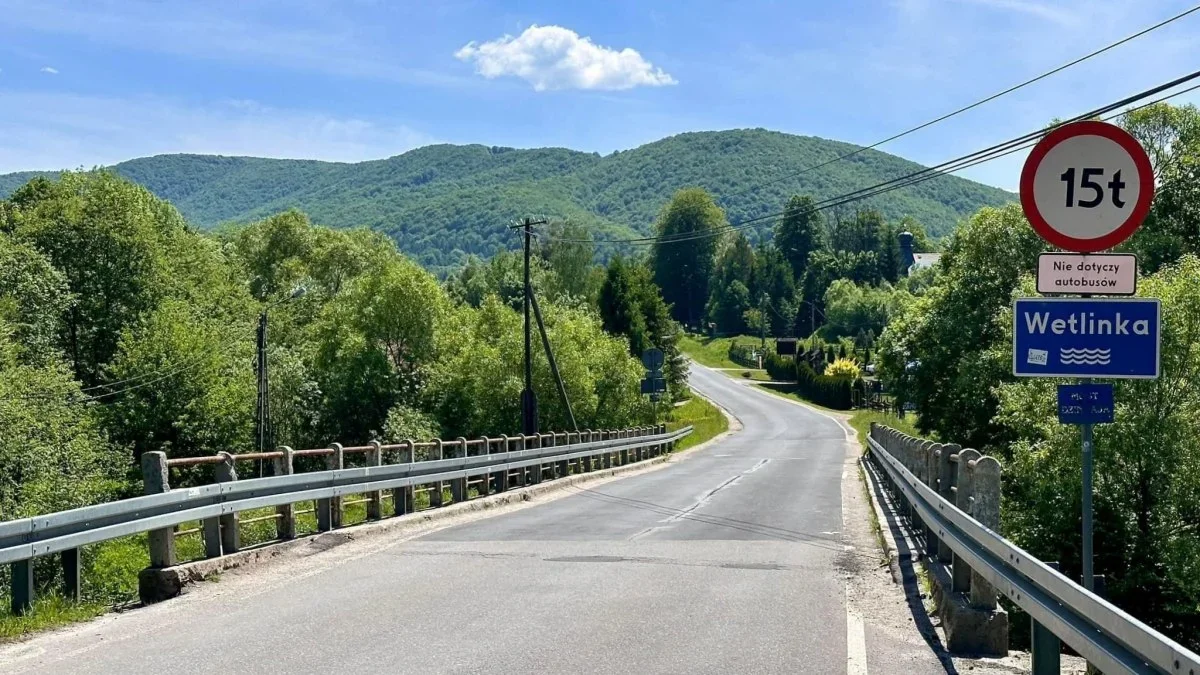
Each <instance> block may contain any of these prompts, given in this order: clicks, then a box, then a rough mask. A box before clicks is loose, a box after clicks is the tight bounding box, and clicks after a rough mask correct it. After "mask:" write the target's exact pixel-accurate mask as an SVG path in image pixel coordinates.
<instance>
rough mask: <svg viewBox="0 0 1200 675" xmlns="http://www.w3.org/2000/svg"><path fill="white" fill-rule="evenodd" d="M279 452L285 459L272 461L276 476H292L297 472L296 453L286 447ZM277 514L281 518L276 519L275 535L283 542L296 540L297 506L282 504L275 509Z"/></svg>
mask: <svg viewBox="0 0 1200 675" xmlns="http://www.w3.org/2000/svg"><path fill="white" fill-rule="evenodd" d="M279 452H282V453H283V457H276V458H275V459H274V460H272V461H273V462H274V463H275V465H274V467H273V468H274V469H275V475H276V476H290V475H292V473H293V472H295V470H296V468H295V464H294V459H295V458H294V455H293V453H294V452H295V451H294V450H292V449H291V448H289V447H288V446H286V445H282V446H280V447H279ZM275 513H277V514H279V517H278V518H276V519H275V534H276V535H277V536H278V537H279V538H280V539H283V540H285V541H286V540H288V539H295V538H296V505H295V504H280V505H279V506H276V507H275Z"/></svg>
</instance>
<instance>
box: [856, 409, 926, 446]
mask: <svg viewBox="0 0 1200 675" xmlns="http://www.w3.org/2000/svg"><path fill="white" fill-rule="evenodd" d="M871 422H875V423H876V424H882V425H884V426H889V427H891V428H893V429H897V430H899V431H903V432H904V433H906V434H909V435H911V436H918V437H921V438H928V436H922V434H921V432H919V431H917V416H916V415H915V414H914V413H907V414H905V415H904V417H903V418H901V417H897V416H896V415H895V414H894V413H891V412H884V411H881V410H872V409H870V408H863V409H860V410H855V411H854V412H853V414H852V415H850V426H851V427H854V431H855V432H857V433H858V442H859V444H860V445H862V446H863V448H864V450H865V449H866V447H867V434H868V433H870V431H871ZM930 440H933V439H930Z"/></svg>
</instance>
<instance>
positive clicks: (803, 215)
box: [775, 195, 825, 279]
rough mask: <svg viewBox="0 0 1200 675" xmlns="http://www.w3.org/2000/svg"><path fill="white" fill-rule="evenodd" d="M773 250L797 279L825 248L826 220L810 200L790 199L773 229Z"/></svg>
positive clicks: (795, 197) (802, 198)
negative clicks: (816, 252) (774, 249)
mask: <svg viewBox="0 0 1200 675" xmlns="http://www.w3.org/2000/svg"><path fill="white" fill-rule="evenodd" d="M775 247H776V248H777V249H779V252H780V253H782V254H783V257H784V258H785V259H786V260H787V262H788V264H789V265H790V266H791V268H792V276H793V277H794V278H796V279H800V278H801V277H803V276H804V273H805V271H806V270H807V269H808V257H809V255H810V254H812V253H813V252H814V251H819V250H821V249H823V248H825V219H824V216H822V215H821V212H820V211H818V210H817V208H816V203H815V202H813V199H812V197H809V196H807V195H805V196H804V197H800V196H796V195H793V196H792V198H791V199H789V200H788V203H787V207H786V208H785V209H784V213H783V218H781V219H780V220H779V222H778V223H776V225H775Z"/></svg>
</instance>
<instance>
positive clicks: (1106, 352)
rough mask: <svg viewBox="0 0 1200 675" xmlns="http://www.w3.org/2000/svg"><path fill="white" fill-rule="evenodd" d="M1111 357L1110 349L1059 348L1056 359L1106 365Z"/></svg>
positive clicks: (1075, 362) (1066, 361)
mask: <svg viewBox="0 0 1200 675" xmlns="http://www.w3.org/2000/svg"><path fill="white" fill-rule="evenodd" d="M1111 358H1112V350H1111V349H1066V348H1063V349H1059V350H1058V360H1059V361H1062V362H1063V363H1069V364H1080V363H1086V364H1088V365H1101V366H1107V365H1108V364H1109V361H1110V360H1111Z"/></svg>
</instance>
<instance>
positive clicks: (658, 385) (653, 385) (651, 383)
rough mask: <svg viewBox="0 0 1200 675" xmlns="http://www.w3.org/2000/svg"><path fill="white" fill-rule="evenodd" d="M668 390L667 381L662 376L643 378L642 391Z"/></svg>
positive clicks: (652, 392) (646, 392) (647, 392)
mask: <svg viewBox="0 0 1200 675" xmlns="http://www.w3.org/2000/svg"><path fill="white" fill-rule="evenodd" d="M666 390H667V381H666V380H665V379H663V378H661V377H647V378H643V379H642V393H643V394H654V393H657V392H662V391H666Z"/></svg>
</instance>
